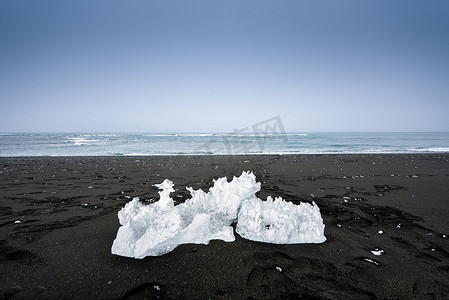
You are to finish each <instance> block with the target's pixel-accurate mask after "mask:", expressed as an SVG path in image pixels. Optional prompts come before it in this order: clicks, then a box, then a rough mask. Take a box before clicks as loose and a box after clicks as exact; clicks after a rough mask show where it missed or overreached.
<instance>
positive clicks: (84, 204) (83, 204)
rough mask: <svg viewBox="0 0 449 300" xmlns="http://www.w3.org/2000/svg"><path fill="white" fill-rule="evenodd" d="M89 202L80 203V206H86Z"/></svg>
mask: <svg viewBox="0 0 449 300" xmlns="http://www.w3.org/2000/svg"><path fill="white" fill-rule="evenodd" d="M88 205H89V204H88V203H82V204H81V206H84V207H86V206H88Z"/></svg>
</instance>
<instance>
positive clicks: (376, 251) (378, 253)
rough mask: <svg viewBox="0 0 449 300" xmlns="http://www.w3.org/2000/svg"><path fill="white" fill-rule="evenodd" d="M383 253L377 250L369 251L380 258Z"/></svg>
mask: <svg viewBox="0 0 449 300" xmlns="http://www.w3.org/2000/svg"><path fill="white" fill-rule="evenodd" d="M384 252H385V251H384V250H382V249H378V248H376V249H374V250H371V253H372V254H373V255H376V256H381V255H382V254H384Z"/></svg>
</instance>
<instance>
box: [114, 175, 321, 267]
mask: <svg viewBox="0 0 449 300" xmlns="http://www.w3.org/2000/svg"><path fill="white" fill-rule="evenodd" d="M156 186H157V187H158V188H159V189H161V190H162V191H160V192H159V195H160V200H159V201H157V202H155V203H152V204H149V205H144V204H142V203H141V202H139V198H134V199H133V200H132V201H130V202H129V203H127V204H126V205H125V207H124V208H122V209H121V210H120V211H119V213H118V218H119V222H120V224H121V225H122V226H121V227H120V228H119V230H118V232H117V237H116V239H115V240H114V242H113V245H112V249H111V252H112V254H117V255H121V256H127V257H134V258H143V257H145V256H159V255H163V254H165V253H168V252H170V251H172V250H173V249H174V248H176V247H177V246H178V245H181V244H187V243H194V244H208V243H209V241H210V240H215V239H218V240H223V241H226V242H232V241H234V240H235V236H234V232H233V228H232V226H231V225H232V223H234V222H236V221H237V229H236V230H237V232H238V233H239V234H240V235H241V236H242V237H244V238H247V239H250V240H255V241H262V242H269V243H277V244H292V243H322V242H324V241H325V240H326V238H325V236H324V224H323V220H322V218H321V214H320V211H319V208H318V206H316V204H315V203H313V205H310V204H307V203H301V204H300V205H294V204H293V203H291V202H286V201H284V200H282V199H281V198H280V197H279V198H276V199H275V200H274V201H273V199H272V198H271V197H268V199H267V201H262V200H261V199H258V198H257V197H256V196H255V194H256V192H258V191H259V190H260V183H258V182H256V177H255V176H254V174H253V173H250V172H243V173H242V175H241V176H240V177H234V178H233V180H232V181H231V182H228V181H227V178H226V177H222V178H219V179H217V180H214V186H213V187H212V188H210V189H209V192H207V193H205V192H204V191H202V190H194V189H193V188H187V189H188V190H189V191H190V193H191V198H190V199H188V200H186V201H185V202H184V203H182V204H179V205H176V206H175V205H174V201H173V199H172V198H170V193H171V192H174V189H173V183H172V182H171V181H170V180H168V179H166V180H165V181H164V182H162V183H161V184H158V185H156Z"/></svg>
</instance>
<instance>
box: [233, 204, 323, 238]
mask: <svg viewBox="0 0 449 300" xmlns="http://www.w3.org/2000/svg"><path fill="white" fill-rule="evenodd" d="M236 231H237V232H238V234H240V235H241V236H242V237H243V238H246V239H249V240H253V241H260V242H268V243H273V244H296V243H322V242H324V241H325V240H326V238H325V236H324V224H323V219H322V218H321V214H320V209H319V208H318V206H317V205H316V204H315V202H313V204H308V203H301V204H300V205H295V204H293V203H292V202H287V201H284V200H283V199H282V198H281V197H277V198H276V199H275V200H273V198H271V197H268V198H267V201H262V200H261V199H258V198H252V199H248V200H244V201H243V202H242V205H241V207H240V211H239V215H238V222H237V228H236Z"/></svg>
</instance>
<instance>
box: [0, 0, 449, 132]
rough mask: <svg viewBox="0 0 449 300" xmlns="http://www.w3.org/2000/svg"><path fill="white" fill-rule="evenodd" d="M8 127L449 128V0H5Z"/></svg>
mask: <svg viewBox="0 0 449 300" xmlns="http://www.w3.org/2000/svg"><path fill="white" fill-rule="evenodd" d="M0 107H1V109H0V132H5V131H6V132H17V131H19V132H22V131H26V132H30V131H31V132H35V131H44V132H49V131H50V132H55V131H56V132H86V131H95V132H215V131H220V132H230V131H232V130H233V129H240V128H244V127H246V126H251V125H252V124H254V123H258V122H260V121H263V120H266V119H269V118H271V117H274V116H280V117H281V119H282V121H283V124H284V127H285V129H286V130H287V131H295V132H298V131H299V132H309V131H449V121H447V119H448V116H449V2H448V1H446V0H432V1H414V0H403V1H391V0H378V1H364V0H353V1H348V0H342V1H321V0H313V1H300V0H297V1H274V0H273V1H261V0H257V1H243V0H241V1H150V0H138V1H137V0H136V1H124V0H123V1H111V0H107V1H106V0H104V1H80V0H77V1H61V0H54V1H49V0H40V1H34V0H28V1H24V0H2V1H0Z"/></svg>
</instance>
